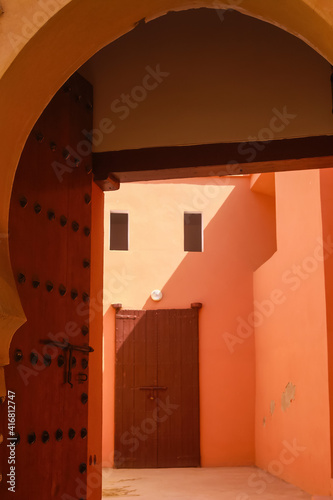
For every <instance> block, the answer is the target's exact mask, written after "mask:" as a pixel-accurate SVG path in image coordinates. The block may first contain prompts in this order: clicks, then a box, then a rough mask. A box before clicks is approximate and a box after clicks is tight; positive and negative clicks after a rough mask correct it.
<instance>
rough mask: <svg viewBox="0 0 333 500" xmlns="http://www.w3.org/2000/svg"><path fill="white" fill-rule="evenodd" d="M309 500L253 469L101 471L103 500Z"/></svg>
mask: <svg viewBox="0 0 333 500" xmlns="http://www.w3.org/2000/svg"><path fill="white" fill-rule="evenodd" d="M112 497H118V498H133V497H136V498H140V499H141V500H160V499H170V500H171V499H172V500H259V499H262V500H277V499H280V498H281V499H284V500H295V499H302V500H310V499H311V498H312V496H311V495H308V494H307V493H305V492H304V491H302V490H300V489H299V488H296V487H295V486H292V485H290V484H288V483H285V482H284V481H282V480H281V479H278V478H276V477H273V476H271V475H270V474H267V473H265V472H263V471H261V470H260V469H257V468H255V467H239V468H238V467H235V468H186V469H185V468H184V469H121V470H115V469H104V470H103V500H107V499H109V498H112Z"/></svg>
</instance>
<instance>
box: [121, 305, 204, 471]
mask: <svg viewBox="0 0 333 500" xmlns="http://www.w3.org/2000/svg"><path fill="white" fill-rule="evenodd" d="M198 344H199V340H198V309H182V310H178V309H174V310H155V311H126V310H124V311H119V312H118V313H117V315H116V399H115V466H116V467H118V468H146V467H196V466H199V465H200V443H199V441H200V431H199V354H198Z"/></svg>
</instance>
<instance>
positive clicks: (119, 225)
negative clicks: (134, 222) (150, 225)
mask: <svg viewBox="0 0 333 500" xmlns="http://www.w3.org/2000/svg"><path fill="white" fill-rule="evenodd" d="M110 250H128V214H124V213H115V212H111V217H110Z"/></svg>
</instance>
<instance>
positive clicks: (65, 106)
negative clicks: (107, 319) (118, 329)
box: [0, 75, 93, 500]
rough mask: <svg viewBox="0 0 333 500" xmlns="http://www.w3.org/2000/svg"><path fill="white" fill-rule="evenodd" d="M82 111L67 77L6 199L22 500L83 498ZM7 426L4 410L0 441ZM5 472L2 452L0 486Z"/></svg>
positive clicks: (10, 383) (87, 176)
mask: <svg viewBox="0 0 333 500" xmlns="http://www.w3.org/2000/svg"><path fill="white" fill-rule="evenodd" d="M91 103H92V88H91V86H90V84H89V83H88V82H86V81H85V80H84V79H83V78H82V77H80V76H79V75H74V76H73V77H72V78H71V79H70V80H69V82H67V84H66V85H65V87H64V88H62V89H61V90H60V91H59V92H58V93H57V94H56V96H55V97H54V98H53V100H52V101H51V103H50V104H49V106H48V107H47V108H46V110H45V112H44V113H43V115H42V116H41V117H40V119H39V120H38V122H37V123H36V125H35V127H34V129H33V131H32V133H31V134H30V136H29V138H28V140H27V143H26V146H25V149H24V151H23V153H22V157H21V160H20V163H19V166H18V170H17V174H16V177H15V182H14V187H13V192H12V199H11V207H10V221H9V241H10V252H11V260H12V267H13V272H14V274H15V276H16V279H17V287H18V291H19V294H20V298H21V301H22V305H23V308H24V311H25V314H26V317H27V322H26V323H25V324H24V325H23V326H22V327H21V328H20V329H19V330H18V332H17V333H16V334H15V335H14V338H13V340H12V343H11V348H10V365H8V366H7V367H5V376H6V383H7V389H8V390H10V391H13V392H15V402H16V424H15V430H16V432H17V433H18V435H19V438H20V441H19V444H18V445H17V446H16V458H15V460H16V463H15V468H16V498H18V499H22V500H23V499H30V498H31V499H33V498H38V499H40V500H50V499H53V498H55V499H62V500H71V499H77V498H83V497H84V496H85V491H86V481H87V480H86V470H87V432H86V429H87V428H88V402H87V394H88V375H89V368H88V364H89V356H90V355H89V354H88V353H87V352H85V349H86V348H87V346H88V345H89V333H88V332H89V304H88V301H89V295H90V270H89V267H86V266H84V264H83V263H84V261H90V251H91V241H90V234H88V233H89V232H90V226H91V205H90V199H91V188H92V176H91V168H90V166H91V153H90V152H89V151H87V154H85V155H84V156H83V155H82V156H81V157H80V156H79V154H77V149H78V147H79V146H80V141H82V140H85V137H84V136H83V134H82V131H83V130H84V129H86V130H91V129H92V113H91ZM66 151H67V152H68V154H67V152H66ZM69 151H71V153H69ZM75 160H80V161H76V162H75ZM85 228H87V229H86V230H85ZM88 228H89V231H88ZM54 342H57V343H58V344H57V345H54V344H52V343H54ZM66 342H67V344H66V345H68V343H70V344H73V345H75V346H78V347H79V348H81V350H80V351H73V357H72V367H71V368H72V380H71V383H72V384H73V387H71V386H70V384H69V383H67V382H66V380H67V378H68V363H69V359H70V353H69V350H68V349H63V348H62V347H65V343H66ZM59 343H60V346H59ZM61 346H62V347H61ZM82 349H83V351H82ZM91 355H93V354H91ZM7 420H8V414H7V402H5V403H3V404H2V405H0V422H1V428H2V429H4V431H3V432H4V435H5V438H6V439H7V434H8V433H7V427H8V423H7ZM0 446H1V445H0ZM8 467H9V465H8V454H7V453H6V452H5V451H4V450H3V449H2V450H1V472H2V476H3V478H5V477H6V474H7V473H8ZM7 486H8V485H7V484H6V481H5V480H3V481H2V482H0V497H1V498H4V499H6V498H11V495H12V493H11V492H8V490H7Z"/></svg>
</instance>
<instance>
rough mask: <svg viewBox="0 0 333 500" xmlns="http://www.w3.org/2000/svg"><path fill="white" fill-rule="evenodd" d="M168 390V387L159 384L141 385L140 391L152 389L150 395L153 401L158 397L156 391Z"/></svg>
mask: <svg viewBox="0 0 333 500" xmlns="http://www.w3.org/2000/svg"><path fill="white" fill-rule="evenodd" d="M166 390H167V387H164V386H157V385H152V386H147V387H140V391H150V393H152V395H150V396H148V397H149V399H151V400H152V401H154V400H155V399H156V394H155V391H166Z"/></svg>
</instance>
